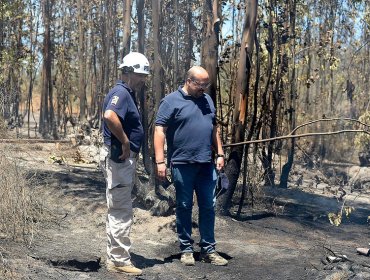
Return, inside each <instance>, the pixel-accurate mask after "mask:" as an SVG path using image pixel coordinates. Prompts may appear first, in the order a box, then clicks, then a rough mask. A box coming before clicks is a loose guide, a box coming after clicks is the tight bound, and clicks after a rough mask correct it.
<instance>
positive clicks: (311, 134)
mask: <svg viewBox="0 0 370 280" xmlns="http://www.w3.org/2000/svg"><path fill="white" fill-rule="evenodd" d="M341 133H366V134H369V135H370V132H369V131H367V130H363V129H359V130H356V129H350V130H337V131H331V132H313V133H304V134H294V135H293V134H288V135H285V136H279V137H273V138H266V139H259V140H250V141H244V142H239V143H232V144H225V145H223V147H233V146H239V145H246V144H253V143H264V142H270V141H276V140H282V139H291V138H302V137H311V136H322V135H335V134H341Z"/></svg>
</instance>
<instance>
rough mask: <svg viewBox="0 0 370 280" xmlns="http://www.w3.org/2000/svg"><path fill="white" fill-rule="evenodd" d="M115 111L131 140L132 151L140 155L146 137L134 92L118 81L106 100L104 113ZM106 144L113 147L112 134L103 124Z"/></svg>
mask: <svg viewBox="0 0 370 280" xmlns="http://www.w3.org/2000/svg"><path fill="white" fill-rule="evenodd" d="M106 110H112V111H114V112H115V113H116V114H117V115H118V117H119V120H120V121H121V124H122V127H123V130H124V132H125V133H126V135H127V137H128V139H129V140H130V150H131V151H133V152H135V153H138V152H139V150H140V146H141V143H142V141H143V137H144V130H143V126H142V124H141V118H140V114H139V111H138V109H137V106H136V100H135V95H134V92H133V91H132V90H131V89H130V88H129V87H128V85H127V84H126V83H124V82H123V81H118V82H117V84H116V86H115V87H114V88H112V89H111V90H110V91H109V93H108V94H107V95H106V96H105V98H104V104H103V112H105V111H106ZM103 136H104V143H105V144H107V145H109V146H110V145H111V137H112V133H111V132H110V130H109V128H108V126H107V125H106V124H105V122H103Z"/></svg>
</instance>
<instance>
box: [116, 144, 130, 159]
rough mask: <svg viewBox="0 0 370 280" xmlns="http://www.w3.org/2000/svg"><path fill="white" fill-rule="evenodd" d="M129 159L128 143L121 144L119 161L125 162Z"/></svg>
mask: <svg viewBox="0 0 370 280" xmlns="http://www.w3.org/2000/svg"><path fill="white" fill-rule="evenodd" d="M129 157H130V142H127V143H124V144H122V155H120V156H119V159H120V160H125V159H126V158H129Z"/></svg>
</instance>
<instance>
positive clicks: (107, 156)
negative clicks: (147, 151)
mask: <svg viewBox="0 0 370 280" xmlns="http://www.w3.org/2000/svg"><path fill="white" fill-rule="evenodd" d="M119 68H120V69H121V71H122V75H121V80H119V81H118V82H117V84H116V85H115V87H113V88H112V89H111V90H110V91H109V93H108V94H107V95H106V97H105V99H104V104H103V112H104V122H103V136H104V145H103V147H102V149H101V152H100V166H101V168H102V170H103V173H104V177H105V181H106V186H107V188H106V196H107V204H108V214H107V225H106V231H107V239H108V240H107V241H108V242H107V269H108V270H109V271H115V272H123V273H127V274H130V275H141V274H142V271H141V269H139V268H137V267H135V266H134V265H133V264H132V263H131V257H130V248H131V241H130V236H129V235H130V230H131V224H132V219H133V214H132V201H131V191H132V187H133V184H134V175H135V166H136V155H137V153H138V152H139V150H140V146H141V143H142V140H143V136H144V132H143V126H142V124H141V119H140V114H139V111H138V108H137V106H136V98H135V91H137V92H138V91H140V89H141V87H142V86H143V85H144V83H145V80H146V77H147V76H148V74H149V62H148V59H147V58H146V57H145V56H144V55H142V54H141V53H137V52H131V53H129V54H128V55H126V56H125V57H124V58H123V62H122V64H121V65H120V66H119Z"/></svg>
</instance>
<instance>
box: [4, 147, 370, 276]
mask: <svg viewBox="0 0 370 280" xmlns="http://www.w3.org/2000/svg"><path fill="white" fill-rule="evenodd" d="M0 149H1V150H2V151H7V154H8V155H10V156H11V158H12V159H14V160H16V162H17V163H18V164H19V165H21V166H23V167H24V168H26V169H27V170H28V172H29V174H33V176H34V177H35V176H36V177H37V179H38V184H37V186H33V187H34V188H36V189H37V193H38V196H39V197H40V198H43V203H44V205H45V206H46V207H47V209H48V212H49V213H50V216H51V218H50V219H49V221H48V222H47V223H45V224H43V225H42V228H41V230H40V231H38V233H37V234H35V236H34V237H33V242H32V243H31V245H30V246H25V245H24V244H23V243H22V242H14V241H10V240H8V239H6V238H4V237H1V236H0V253H1V254H0V260H1V262H0V278H1V277H3V279H35V280H36V279H37V280H44V279H58V280H59V279H108V280H109V279H147V280H149V279H153V280H154V279H163V280H167V279H168V280H169V279H209V280H213V279H215V280H216V279H217V280H229V279H262V280H263V279H266V280H267V279H284V280H286V279H370V268H369V267H370V258H369V257H366V256H361V255H358V254H357V253H356V247H364V246H365V247H366V246H368V242H369V241H370V240H369V225H368V221H367V219H368V216H369V213H370V212H369V210H370V205H369V198H370V196H369V195H366V194H365V195H364V194H360V193H356V191H353V192H352V193H351V192H350V191H347V196H346V205H351V206H353V207H355V211H354V212H353V213H351V215H350V216H349V218H348V219H347V218H343V220H342V223H341V224H340V226H338V227H336V226H333V225H331V224H330V223H329V220H328V213H329V212H335V213H336V212H338V210H340V209H341V206H342V204H343V201H340V200H338V197H337V193H335V192H333V191H326V189H325V188H321V187H320V186H316V187H313V182H312V180H311V179H309V178H313V176H312V175H309V174H308V173H309V172H311V171H309V170H306V169H301V171H302V170H303V171H302V172H301V173H302V174H304V177H303V181H302V184H300V185H299V186H297V187H292V186H291V187H289V188H288V189H280V188H265V189H264V195H263V197H261V199H260V206H259V209H258V210H253V211H252V210H250V208H249V207H245V208H244V210H242V213H241V215H240V216H239V218H236V217H217V220H216V239H217V250H218V252H219V253H220V254H221V255H222V256H224V257H225V258H226V259H228V260H229V264H228V266H225V267H216V266H213V265H211V264H206V263H201V262H199V248H196V249H197V252H196V254H195V258H196V264H195V266H193V267H185V266H183V265H182V264H181V263H180V260H179V257H180V255H179V251H178V242H177V238H176V233H175V216H174V215H170V216H167V217H156V216H152V215H151V214H150V213H149V212H148V211H146V210H145V209H144V208H143V207H142V205H140V203H139V202H138V201H137V200H136V199H135V198H134V206H135V208H134V216H135V218H134V219H135V222H134V224H133V227H132V232H131V237H132V260H133V262H134V263H135V264H136V265H137V266H138V267H140V268H142V269H143V275H142V276H136V277H134V276H126V275H122V274H117V273H111V272H108V271H107V270H106V267H105V260H106V254H105V252H106V237H105V217H106V201H105V184H104V180H103V175H102V173H101V172H100V171H99V170H98V168H97V163H96V161H95V160H94V155H92V154H91V150H90V148H89V146H78V147H77V146H72V145H71V144H65V143H64V144H55V143H42V144H36V143H33V144H30V143H24V142H22V143H0ZM77 151H78V152H77ZM76 155H79V156H78V157H80V159H84V160H85V162H84V163H82V162H81V161H80V163H78V164H77V163H74V162H73V158H75V157H76ZM62 156H63V158H62ZM51 158H52V159H51ZM58 159H59V160H58ZM306 178H308V179H307V180H306ZM194 221H195V223H194V237H195V240H198V239H199V235H198V229H197V223H196V220H194ZM333 255H336V256H337V257H338V256H339V258H337V259H336V260H334V262H332V263H330V262H328V261H327V257H328V256H333ZM343 255H345V257H342V258H341V256H343ZM337 261H338V262H337ZM1 266H2V268H3V274H1ZM4 268H5V269H6V271H5V272H4Z"/></svg>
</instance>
